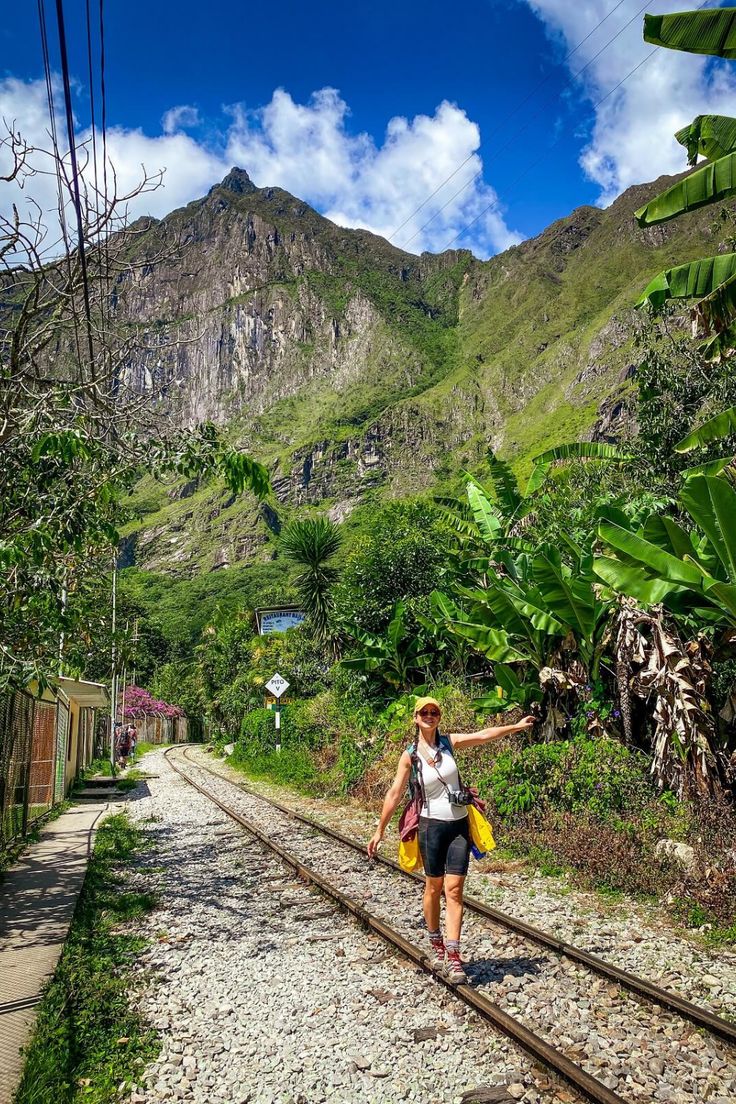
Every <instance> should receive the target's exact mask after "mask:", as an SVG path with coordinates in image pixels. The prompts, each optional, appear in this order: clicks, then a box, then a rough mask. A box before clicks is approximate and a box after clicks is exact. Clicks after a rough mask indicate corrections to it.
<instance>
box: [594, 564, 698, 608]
mask: <svg viewBox="0 0 736 1104" xmlns="http://www.w3.org/2000/svg"><path fill="white" fill-rule="evenodd" d="M593 572H594V574H595V575H596V576H597V577H598V578H599V579H601V581H602V582H604V583H605V584H606V585H607V586H609V587H610V588H611V589H612V590H615V591H618V592H619V593H623V594H630V595H631V597H632V598H636V600H637V601H638V602H642V603H643V604H644V605H645V606H655V605H659V603H660V602H666V601H667V599H670V598H672V596H673V595H675V594H686V593H687V588H686V587H682V586H678V584H677V583H670V582H667V580H665V579H655V578H652V577H651V576H650V575H648V574H647V573H646V571H645V570H644V568H642V567H641V566H639V565H637V564H632V563H624V562H623V561H621V560H615V559H614V558H613V557H612V556H596V558H595V559H594V560H593Z"/></svg>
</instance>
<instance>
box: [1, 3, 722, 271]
mask: <svg viewBox="0 0 736 1104" xmlns="http://www.w3.org/2000/svg"><path fill="white" fill-rule="evenodd" d="M95 6H96V5H93V7H95ZM682 6H683V5H680V4H676V3H674V4H673V3H671V2H669V0H660V2H655V3H652V4H650V5H648V7H647V10H650V11H671V10H679V9H680V8H681V7H682ZM685 6H687V5H685ZM640 7H641V4H640V3H639V0H621V2H620V3H617V0H577V2H576V3H571V2H570V0H466V2H465V3H464V4H462V5H459V4H450V3H447V2H439V0H424V2H423V3H421V4H420V3H416V2H415V0H406V2H403V0H393V2H392V3H389V2H388V0H374V2H372V3H370V4H367V3H357V4H353V5H348V4H345V3H344V2H342V3H337V2H335V0H322V2H319V3H311V4H309V3H308V4H304V3H300V4H297V3H294V2H292V0H283V2H282V3H281V4H279V5H278V6H277V7H275V8H265V7H264V8H263V9H261V11H260V12H259V11H258V9H256V8H253V7H252V6H250V5H244V4H239V3H236V2H234V0H230V2H226V0H214V2H212V3H210V4H209V5H202V4H201V3H200V4H197V5H195V4H193V3H191V2H189V0H180V2H178V3H177V4H174V3H171V2H170V0H153V2H151V0H149V2H148V3H143V2H141V0H126V2H125V3H121V2H117V3H113V2H108V3H107V4H106V23H105V29H106V49H107V107H108V125H109V126H110V131H111V156H113V157H114V158H115V160H116V166H117V168H118V172H119V174H120V177H121V179H122V180H124V181H127V180H128V178H130V179H131V180H132V179H133V177H134V175H135V173H136V172H137V171H138V166H139V164H140V162H141V161H143V162H144V163H145V165H146V168H147V169H149V170H154V169H158V168H160V167H166V170H167V172H166V177H165V180H166V188H165V189H163V190H162V191H161V192H160V193H157V194H155V195H154V196H153V197H148V198H147V200H144V201H142V202H143V203H144V205H145V204H146V203H147V204H148V207H149V208H150V210H151V212H152V213H154V214H157V215H161V214H163V213H165V211H166V210H169V209H171V208H172V207H174V206H178V205H180V204H181V203H183V202H186V201H188V200H189V199H192V198H195V197H196V196H198V195H201V194H203V193H204V191H206V190H207V187H209V186H210V185H211V184H212V183H213V182H214V181H215V180H217V179H220V178H221V177H222V176H223V175H224V172H225V171H227V167H229V163H231V162H234V161H236V162H237V163H239V164H240V165H241V167H243V168H246V169H247V170H248V171H249V172H250V173H251V175H252V176H253V178H254V180H255V182H256V183H257V184H258V185H260V186H265V185H268V184H272V185H280V186H282V187H285V188H287V189H288V190H290V191H292V192H294V193H295V194H298V195H300V197H302V198H304V199H306V200H307V201H308V202H311V203H312V204H313V205H314V206H316V207H317V208H318V209H319V210H321V211H322V212H323V213H325V214H326V215H328V217H332V218H334V219H335V220H336V221H339V222H342V223H344V224H346V225H365V226H368V227H369V228H371V229H374V230H376V231H377V232H381V233H384V234H386V235H387V236H388V235H389V234H390V233H391V232H392V231H393V230H394V229H395V228H396V227H398V226H399V224H400V223H401V222H403V221H404V220H405V219H407V218H408V222H407V225H406V227H404V228H403V229H402V231H400V232H399V233H398V234H396V235H395V237H394V238H393V240H394V241H395V243H396V244H399V245H405V247H406V248H408V249H410V250H411V251H418V250H419V249H420V248H431V249H435V250H436V249H441V248H443V247H445V246H447V245H449V244H450V243H451V242H453V243H454V244H458V243H461V244H465V245H469V246H470V247H472V248H473V249H474V250H475V251H476V252H477V253H479V254H480V255H484V256H486V255H489V254H490V253H492V252H495V251H497V250H498V249H501V248H504V247H505V246H507V245H509V244H512V243H513V242H514V241H517V240H519V239H520V238H521V237H527V236H530V235H533V234H535V233H538V232H540V231H541V230H542V229H543V228H544V227H545V226H546V225H548V224H549V223H550V222H551V221H553V220H554V219H555V218H559V217H561V216H563V215H565V214H567V213H569V211H570V210H572V208H574V207H575V206H578V205H580V204H582V203H604V204H605V203H607V202H610V201H611V199H612V198H614V197H615V195H616V194H618V193H619V192H620V191H621V190H622V189H623V188H624V187H627V186H628V185H630V184H632V183H636V182H639V181H641V180H647V179H652V178H653V177H655V176H657V175H658V174H659V173H660V172H663V171H678V170H679V169H681V168H684V164H685V158H684V152H683V151H681V150H680V149H679V147H678V146H677V145H676V144H675V143H674V142H673V140H672V138H671V134H672V131H673V130H674V129H675V126H677V125H683V124H684V123H685V122H688V121H689V120H690V119H691V118H692V116H693V115H695V114H696V113H698V112H702V111H705V110H712V109H715V110H725V111H727V110H728V109H729V108H730V111H731V113H736V96H735V95H734V82H733V78H732V77H731V71H732V70H731V67H729V66H723V65H718V66H714V65H713V63H709V62H708V61H707V60H706V59H701V58H695V57H693V56H691V55H683V54H675V53H672V52H670V51H657V55H656V57H653V58H652V59H650V60H649V61H647V62H646V63H645V64H644V65H643V66H642V68H641V69H640V70H638V71H637V72H636V73H634V74H633V75H631V76H627V74H629V73H630V71H631V69H632V68H633V66H634V65H636V64H637V63H638V62H639V61H640V60H642V59H643V58H644V57H645V55H646V54H647V53H648V52H649V49H650V48H649V47H647V46H645V45H644V44H643V43H642V41H641V24H642V15H641V14H640V13H639V8H640ZM47 9H48V18H49V24H50V37H51V43H52V65H53V66H54V67H55V68H56V69H58V50H57V48H56V36H55V24H54V5H53V4H47ZM65 10H66V13H67V15H66V17H67V34H68V37H69V41H70V51H71V67H72V73H73V76H74V78H75V104H74V107H75V114H76V122H77V129H78V136H79V139H80V140H84V138H85V136H86V128H87V127H88V125H89V101H88V98H87V58H86V37H85V36H86V30H85V24H84V3H83V0H66V3H65ZM601 21H603V24H602V25H601V26H600V27H598V29H597V30H596V27H597V25H598V24H599V23H601ZM627 24H628V26H627ZM591 32H592V33H591ZM589 34H590V37H589V38H587V40H586V41H585V42H584V43H583V45H582V46H581V47H580V48H579V49H578V50H577V51H576V53H575V54H574V55H573V57H572V58H569V59H567V58H566V55H567V54H568V52H569V51H570V50H571V49H572V48H573V47H575V46H576V45H577V44H578V43H579V42H580V41H581V40H582V39H585V37H586V36H587V35H589ZM0 44H1V45H2V53H1V54H0V56H2V58H3V59H4V64H5V68H4V71H0V77H2V78H3V79H2V82H0V111H1V112H2V114H3V115H5V116H6V117H8V116H9V115H12V116H13V117H15V118H16V119H17V120H18V125H19V126H20V127H21V129H25V130H26V131H27V132H29V133H31V135H32V136H36V135H37V134H38V128H39V125H40V123H39V119H40V118H41V113H42V110H43V104H44V103H45V96H44V95H42V94H43V88H42V85H41V84H40V78H41V76H42V64H41V49H40V38H39V31H38V23H37V15H36V5H35V4H31V3H26V4H16V5H13V8H12V10H8V8H6V11H5V13H4V15H3V20H2V26H1V27H0ZM583 67H585V68H583ZM581 69H582V70H583V72H582V73H581V74H580V75H577V74H578V73H579V71H580V70H581ZM622 79H623V80H624V83H623V85H622V86H621V87H620V88H619V89H617V90H615V86H616V84H617V83H618V82H619V81H621V80H622ZM542 82H543V83H542ZM540 84H541V88H538V86H539V85H540ZM612 89H614V90H615V91H613V92H612V93H611V90H612ZM607 93H611V94H610V95H608V97H607V99H605V100H604V101H603V103H602V104H601V106H600V107H599V108H598V109H596V108H595V104H596V102H597V101H598V100H600V99H601V98H602V97H604V96H606V94H607ZM524 100H526V102H522V101H524ZM34 128H35V130H34ZM36 140H39V139H38V138H36ZM39 141H40V140H39ZM466 158H467V164H466V165H465V166H464V168H463V169H461V170H460V171H459V172H457V173H456V175H455V176H454V177H453V178H452V180H451V181H450V182H449V183H448V184H446V185H444V187H443V188H441V190H440V191H439V192H438V194H437V196H436V197H433V198H432V199H430V200H429V201H427V197H429V196H430V194H431V192H432V191H433V190H434V189H435V188H437V187H438V186H440V185H441V184H442V182H443V181H444V180H445V178H446V177H447V176H448V175H449V174H450V173H451V172H452V171H453V170H454V169H455V168H457V166H458V165H460V164H461V163H462V162H463V160H465V159H466ZM473 178H475V179H473ZM466 181H472V182H471V183H469V185H468V187H466V188H465V189H464V190H463V191H462V192H461V193H460V194H459V195H458V196H456V197H455V193H456V192H457V191H458V189H459V188H460V187H461V186H462V185H463V184H465V182H466ZM422 203H424V206H423V207H422V209H421V210H420V211H419V212H416V208H417V207H418V206H419V205H420V204H422ZM445 205H446V206H445ZM133 213H140V210H139V209H138V208H137V209H136V210H135V211H134V212H133ZM428 220H431V221H429V223H428ZM473 220H475V221H473ZM427 223H428V225H427ZM469 223H472V225H471V226H470V229H467V230H466V229H465V228H466V227H467V226H468V224H469Z"/></svg>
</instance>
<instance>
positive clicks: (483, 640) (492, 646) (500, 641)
mask: <svg viewBox="0 0 736 1104" xmlns="http://www.w3.org/2000/svg"><path fill="white" fill-rule="evenodd" d="M450 627H451V628H452V630H453V632H455V633H457V635H458V636H460V637H462V638H463V639H464V640H467V641H469V642H470V643H471V644H473V645H474V647H475V648H476V649H477V650H478V651H479V652H482V653H483V655H484V656H485V657H486V658H487V659H490V660H492V661H494V662H498V663H514V662H516V663H521V662H522V661H523V660H526V659H528V658H529V656H528V655H525V654H524V653H523V652H520V651H518V650H517V648H516V647H514V645H513V644H512V643H511V641H510V640H509V637H508V636H507V634H506V633H505V632H504V631H503V629H494V628H491V627H490V626H489V625H482V624H478V623H476V622H472V621H453V622H452V623H451V626H450Z"/></svg>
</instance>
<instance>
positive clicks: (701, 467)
mask: <svg viewBox="0 0 736 1104" xmlns="http://www.w3.org/2000/svg"><path fill="white" fill-rule="evenodd" d="M733 462H734V458H733V456H721V457H719V459H718V460H709V461H708V462H707V463H706V464H696V465H695V466H694V467H692V468H684V469H683V470H682V471H681V472H680V479H692V478H693V476H695V475H720V474H721V472H724V471H726V469H727V468H730V467H731V466H732V464H733Z"/></svg>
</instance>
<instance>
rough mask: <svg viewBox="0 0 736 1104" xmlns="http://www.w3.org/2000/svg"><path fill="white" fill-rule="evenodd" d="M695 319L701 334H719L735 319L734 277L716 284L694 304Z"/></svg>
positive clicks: (735, 290)
mask: <svg viewBox="0 0 736 1104" xmlns="http://www.w3.org/2000/svg"><path fill="white" fill-rule="evenodd" d="M694 311H695V319H696V321H697V328H698V329H699V330H700V332H701V333H706V334H712V333H716V334H720V333H723V332H724V331H726V330H728V328H729V327H730V326H731V325H732V323H733V322H734V319H736V275H733V274H732V275H731V276H730V277H729V278H728V279H726V280H724V281H723V283H721V284H717V285H716V286H715V287H714V288H713V290H712V291H711V292H709V293H708V294H707V295H705V296H704V297H703V298H702V299H701V300H700V301H699V302H698V303H696V304H695V307H694Z"/></svg>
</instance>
